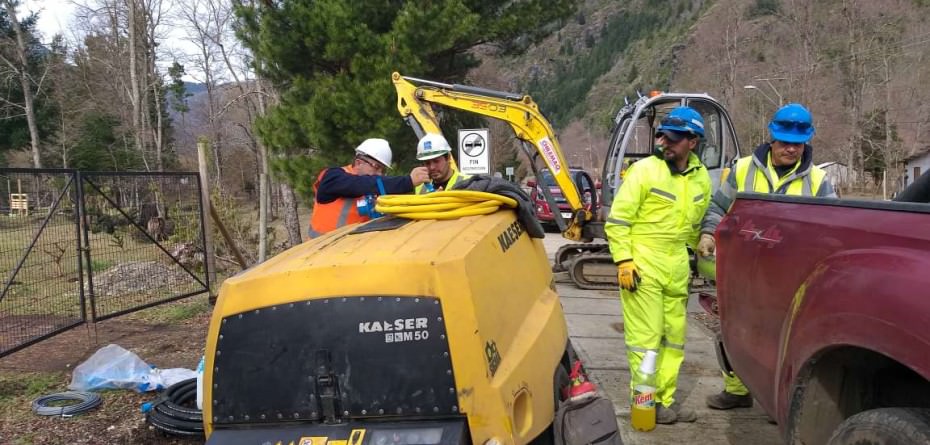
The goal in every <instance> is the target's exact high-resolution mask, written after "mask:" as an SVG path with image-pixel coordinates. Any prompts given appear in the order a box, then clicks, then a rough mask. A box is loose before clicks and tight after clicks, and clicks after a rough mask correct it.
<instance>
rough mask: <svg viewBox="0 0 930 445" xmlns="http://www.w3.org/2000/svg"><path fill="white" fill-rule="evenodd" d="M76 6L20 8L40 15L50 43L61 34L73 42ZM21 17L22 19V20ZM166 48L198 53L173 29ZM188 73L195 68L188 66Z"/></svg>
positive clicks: (53, 2) (48, 1)
mask: <svg viewBox="0 0 930 445" xmlns="http://www.w3.org/2000/svg"><path fill="white" fill-rule="evenodd" d="M75 9H76V8H75V6H74V3H73V0H23V3H22V6H21V7H20V8H19V14H21V16H22V17H25V16H26V14H29V13H32V12H38V13H39V23H38V26H37V27H38V29H39V32H41V33H42V41H43V42H46V43H47V42H50V41H51V40H52V37H53V36H54V35H55V34H58V33H61V34H63V35H64V36H65V39H66V40H71V39H73V38H74V36H73V35H72V34H71V33H70V32H69V26H70V25H71V22H72V18H73V16H74V11H75ZM22 17H20V18H22ZM165 44H166V46H165V47H166V48H175V49H176V51H178V52H181V53H188V54H190V53H196V52H197V49H196V47H195V46H194V45H193V44H191V43H190V42H188V41H186V40H185V39H184V33H183V30H181V29H173V30H171V32H170V33H169V38H168V40H167V42H165ZM169 64H170V61H166V60H162V61H161V63H159V66H162V65H165V66H168V65H169ZM186 68H187V70H188V73H190V71H191V70H192V69H193V66H190V65H188V66H186ZM184 80H187V81H189V82H197V81H198V79H196V78H194V77H192V76H190V75H187V76H185V77H184Z"/></svg>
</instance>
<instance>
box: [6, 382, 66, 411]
mask: <svg viewBox="0 0 930 445" xmlns="http://www.w3.org/2000/svg"><path fill="white" fill-rule="evenodd" d="M63 385H64V375H63V374H62V373H59V372H29V373H16V374H7V373H3V374H0V412H4V411H8V410H10V409H16V410H20V409H21V408H22V406H27V405H28V404H29V403H31V402H32V399H35V398H36V397H39V396H41V395H45V394H51V393H55V392H60V391H63V389H62V386H63Z"/></svg>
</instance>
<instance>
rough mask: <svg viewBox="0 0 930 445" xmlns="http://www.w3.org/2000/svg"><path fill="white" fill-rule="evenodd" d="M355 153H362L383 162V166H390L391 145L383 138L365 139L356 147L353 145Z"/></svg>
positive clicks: (391, 157)
mask: <svg viewBox="0 0 930 445" xmlns="http://www.w3.org/2000/svg"><path fill="white" fill-rule="evenodd" d="M355 154H363V155H365V156H368V157H370V158H374V159H375V160H376V161H378V162H380V163H382V164H384V166H385V167H387V168H390V167H391V159H393V157H394V156H393V154H391V145H390V144H388V141H386V140H384V139H375V138H372V139H365V140H364V141H363V142H362V143H361V144H358V147H355Z"/></svg>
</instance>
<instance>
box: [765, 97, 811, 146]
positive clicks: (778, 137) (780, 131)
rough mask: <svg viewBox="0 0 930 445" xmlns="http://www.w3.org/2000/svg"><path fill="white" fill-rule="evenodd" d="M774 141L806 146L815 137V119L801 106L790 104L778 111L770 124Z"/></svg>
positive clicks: (770, 132)
mask: <svg viewBox="0 0 930 445" xmlns="http://www.w3.org/2000/svg"><path fill="white" fill-rule="evenodd" d="M769 134H771V135H772V140H775V141H781V142H788V143H791V144H804V143H807V141H809V140H811V138H812V137H814V119H813V116H811V112H810V111H808V110H807V108H804V105H801V104H788V105H785V106H783V107H781V108H779V109H778V111H776V112H775V115H774V116H772V121H771V122H769Z"/></svg>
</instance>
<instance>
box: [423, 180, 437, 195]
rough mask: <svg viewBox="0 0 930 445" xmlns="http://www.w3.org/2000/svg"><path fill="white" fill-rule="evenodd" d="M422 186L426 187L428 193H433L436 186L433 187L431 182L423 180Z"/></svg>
mask: <svg viewBox="0 0 930 445" xmlns="http://www.w3.org/2000/svg"><path fill="white" fill-rule="evenodd" d="M423 187H426V191H427V192H429V193H433V192H435V191H436V187H433V183H432V182H424V183H423Z"/></svg>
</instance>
